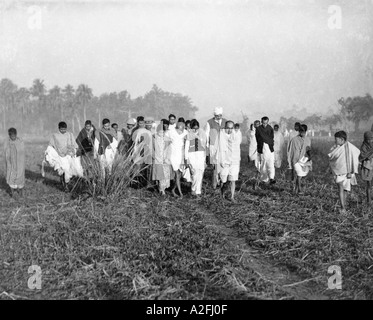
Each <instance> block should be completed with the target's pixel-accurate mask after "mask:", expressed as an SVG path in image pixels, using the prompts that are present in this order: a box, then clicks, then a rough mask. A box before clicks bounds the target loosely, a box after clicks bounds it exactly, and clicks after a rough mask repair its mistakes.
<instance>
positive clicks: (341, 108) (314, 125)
mask: <svg viewBox="0 0 373 320" xmlns="http://www.w3.org/2000/svg"><path fill="white" fill-rule="evenodd" d="M335 108H336V110H331V111H334V112H333V113H330V114H328V115H319V114H313V115H311V116H308V117H306V118H300V117H295V116H292V117H290V118H286V117H281V118H280V121H279V122H280V126H281V128H282V129H283V130H285V129H287V130H290V129H293V127H294V123H295V122H302V123H306V124H307V126H308V127H309V129H310V130H314V131H315V132H316V133H319V134H320V135H321V134H322V133H323V132H324V133H325V132H326V133H327V132H334V131H337V130H345V131H347V132H356V133H358V132H361V131H364V130H366V129H367V128H366V125H367V123H368V125H369V122H370V119H371V117H373V98H372V96H371V95H370V94H366V95H365V96H364V97H360V96H356V97H348V98H344V97H342V98H340V99H338V102H337V103H336V105H335ZM298 114H302V112H299V113H298ZM364 122H365V126H364V128H362V123H364ZM370 128H371V127H370V126H369V129H370Z"/></svg>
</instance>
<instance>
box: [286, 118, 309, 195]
mask: <svg viewBox="0 0 373 320" xmlns="http://www.w3.org/2000/svg"><path fill="white" fill-rule="evenodd" d="M307 129H308V127H307V125H305V124H302V125H300V126H299V135H298V136H296V137H294V138H293V139H292V140H291V141H290V142H289V145H288V166H289V167H288V168H289V169H291V170H292V181H293V183H294V180H295V186H294V192H295V193H296V194H302V186H301V179H302V177H305V176H307V174H308V172H309V171H310V170H312V160H311V154H310V152H311V140H310V138H308V137H306V133H307Z"/></svg>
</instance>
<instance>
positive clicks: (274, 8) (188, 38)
mask: <svg viewBox="0 0 373 320" xmlns="http://www.w3.org/2000/svg"><path fill="white" fill-rule="evenodd" d="M361 2H362V1H361ZM361 2H360V3H361ZM34 4H36V5H37V7H36V9H35V8H31V9H30V7H31V6H32V5H34ZM330 5H340V7H341V8H342V18H343V20H342V23H343V24H342V28H341V29H336V30H332V29H330V28H328V19H329V18H330V16H331V14H330V13H328V7H329V6H330ZM1 6H2V7H1ZM39 9H40V10H41V16H40V17H41V29H38V23H39V20H37V18H38V16H37V14H38V11H37V10H39ZM35 10H36V11H35ZM0 19H1V22H0V23H1V30H0V43H1V52H0V79H1V78H9V79H11V80H12V81H14V83H16V84H17V85H18V86H20V87H22V86H25V87H30V86H31V85H32V81H33V80H34V79H36V78H40V79H43V80H44V81H45V84H46V85H47V88H48V89H50V88H52V87H53V86H54V85H58V86H61V87H63V86H65V85H66V84H72V85H73V86H74V87H75V88H76V87H77V86H78V85H79V84H81V83H84V84H87V85H88V86H89V87H91V88H92V90H93V93H94V94H95V95H100V94H102V93H104V92H114V91H117V92H119V91H121V90H127V91H128V92H129V93H130V94H131V97H132V98H136V97H137V96H140V95H143V94H144V93H146V92H147V91H149V90H150V89H151V87H152V85H153V84H157V86H158V87H160V88H162V89H163V90H166V91H170V92H179V93H182V94H185V95H188V96H189V97H190V98H191V99H192V101H193V103H194V104H195V105H196V106H197V107H198V108H199V111H198V113H197V116H198V117H206V116H208V115H210V114H211V113H212V110H213V109H214V107H215V106H222V107H224V110H225V112H226V113H232V114H233V113H236V114H239V113H240V112H241V110H243V111H244V112H245V113H247V114H249V115H250V112H251V113H254V112H255V111H256V110H258V109H259V110H265V111H266V112H268V111H272V110H273V113H278V112H281V111H282V110H286V109H291V108H292V106H293V105H298V106H299V108H307V109H309V110H313V111H315V112H325V110H326V109H327V108H329V107H330V106H331V105H332V104H335V103H336V101H337V99H339V98H340V97H342V96H343V97H348V96H356V95H365V94H366V93H372V83H371V79H372V78H369V77H371V75H370V74H368V73H367V72H366V70H367V63H369V64H371V63H372V61H373V57H372V55H371V56H370V57H369V55H368V53H367V52H368V51H369V50H370V52H371V36H370V35H369V32H370V31H369V30H370V29H369V26H368V22H369V20H366V17H365V15H363V14H362V13H361V11H360V9H358V8H357V0H355V1H336V2H330V3H328V1H316V0H309V1H304V0H302V1H301V0H282V1H265V0H261V1H260V0H255V1H244V0H243V1H238V0H237V1H231V2H228V1H201V2H196V1H179V2H177V3H174V1H173V2H172V1H141V2H134V1H124V2H119V1H110V2H109V1H107V2H104V1H100V2H99V1H81V2H80V3H71V2H69V1H49V2H45V3H43V2H21V1H14V2H9V3H8V4H7V3H5V4H4V3H3V4H1V5H0ZM30 19H31V20H30ZM35 19H36V20H35ZM35 26H36V27H35ZM367 30H368V31H367ZM363 56H364V57H368V58H363ZM369 59H370V60H369Z"/></svg>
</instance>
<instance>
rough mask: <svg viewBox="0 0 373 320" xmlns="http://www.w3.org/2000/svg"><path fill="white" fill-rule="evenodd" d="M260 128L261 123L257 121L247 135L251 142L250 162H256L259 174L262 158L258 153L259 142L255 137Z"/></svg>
mask: <svg viewBox="0 0 373 320" xmlns="http://www.w3.org/2000/svg"><path fill="white" fill-rule="evenodd" d="M259 126H260V121H259V120H255V121H254V123H253V124H251V125H250V130H249V131H248V134H247V141H248V142H249V161H252V162H254V166H255V168H256V170H257V172H258V173H260V157H259V155H258V151H257V142H256V137H255V132H256V128H258V127H259Z"/></svg>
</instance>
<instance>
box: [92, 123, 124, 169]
mask: <svg viewBox="0 0 373 320" xmlns="http://www.w3.org/2000/svg"><path fill="white" fill-rule="evenodd" d="M115 136H116V134H115V132H114V130H113V129H112V128H111V127H110V120H109V119H104V120H102V128H101V129H99V130H96V131H95V158H96V157H98V160H99V162H100V166H101V169H102V174H103V175H104V176H105V168H108V170H109V173H111V169H112V165H113V162H114V157H115V154H116V151H117V147H118V141H117V140H116V139H115Z"/></svg>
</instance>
